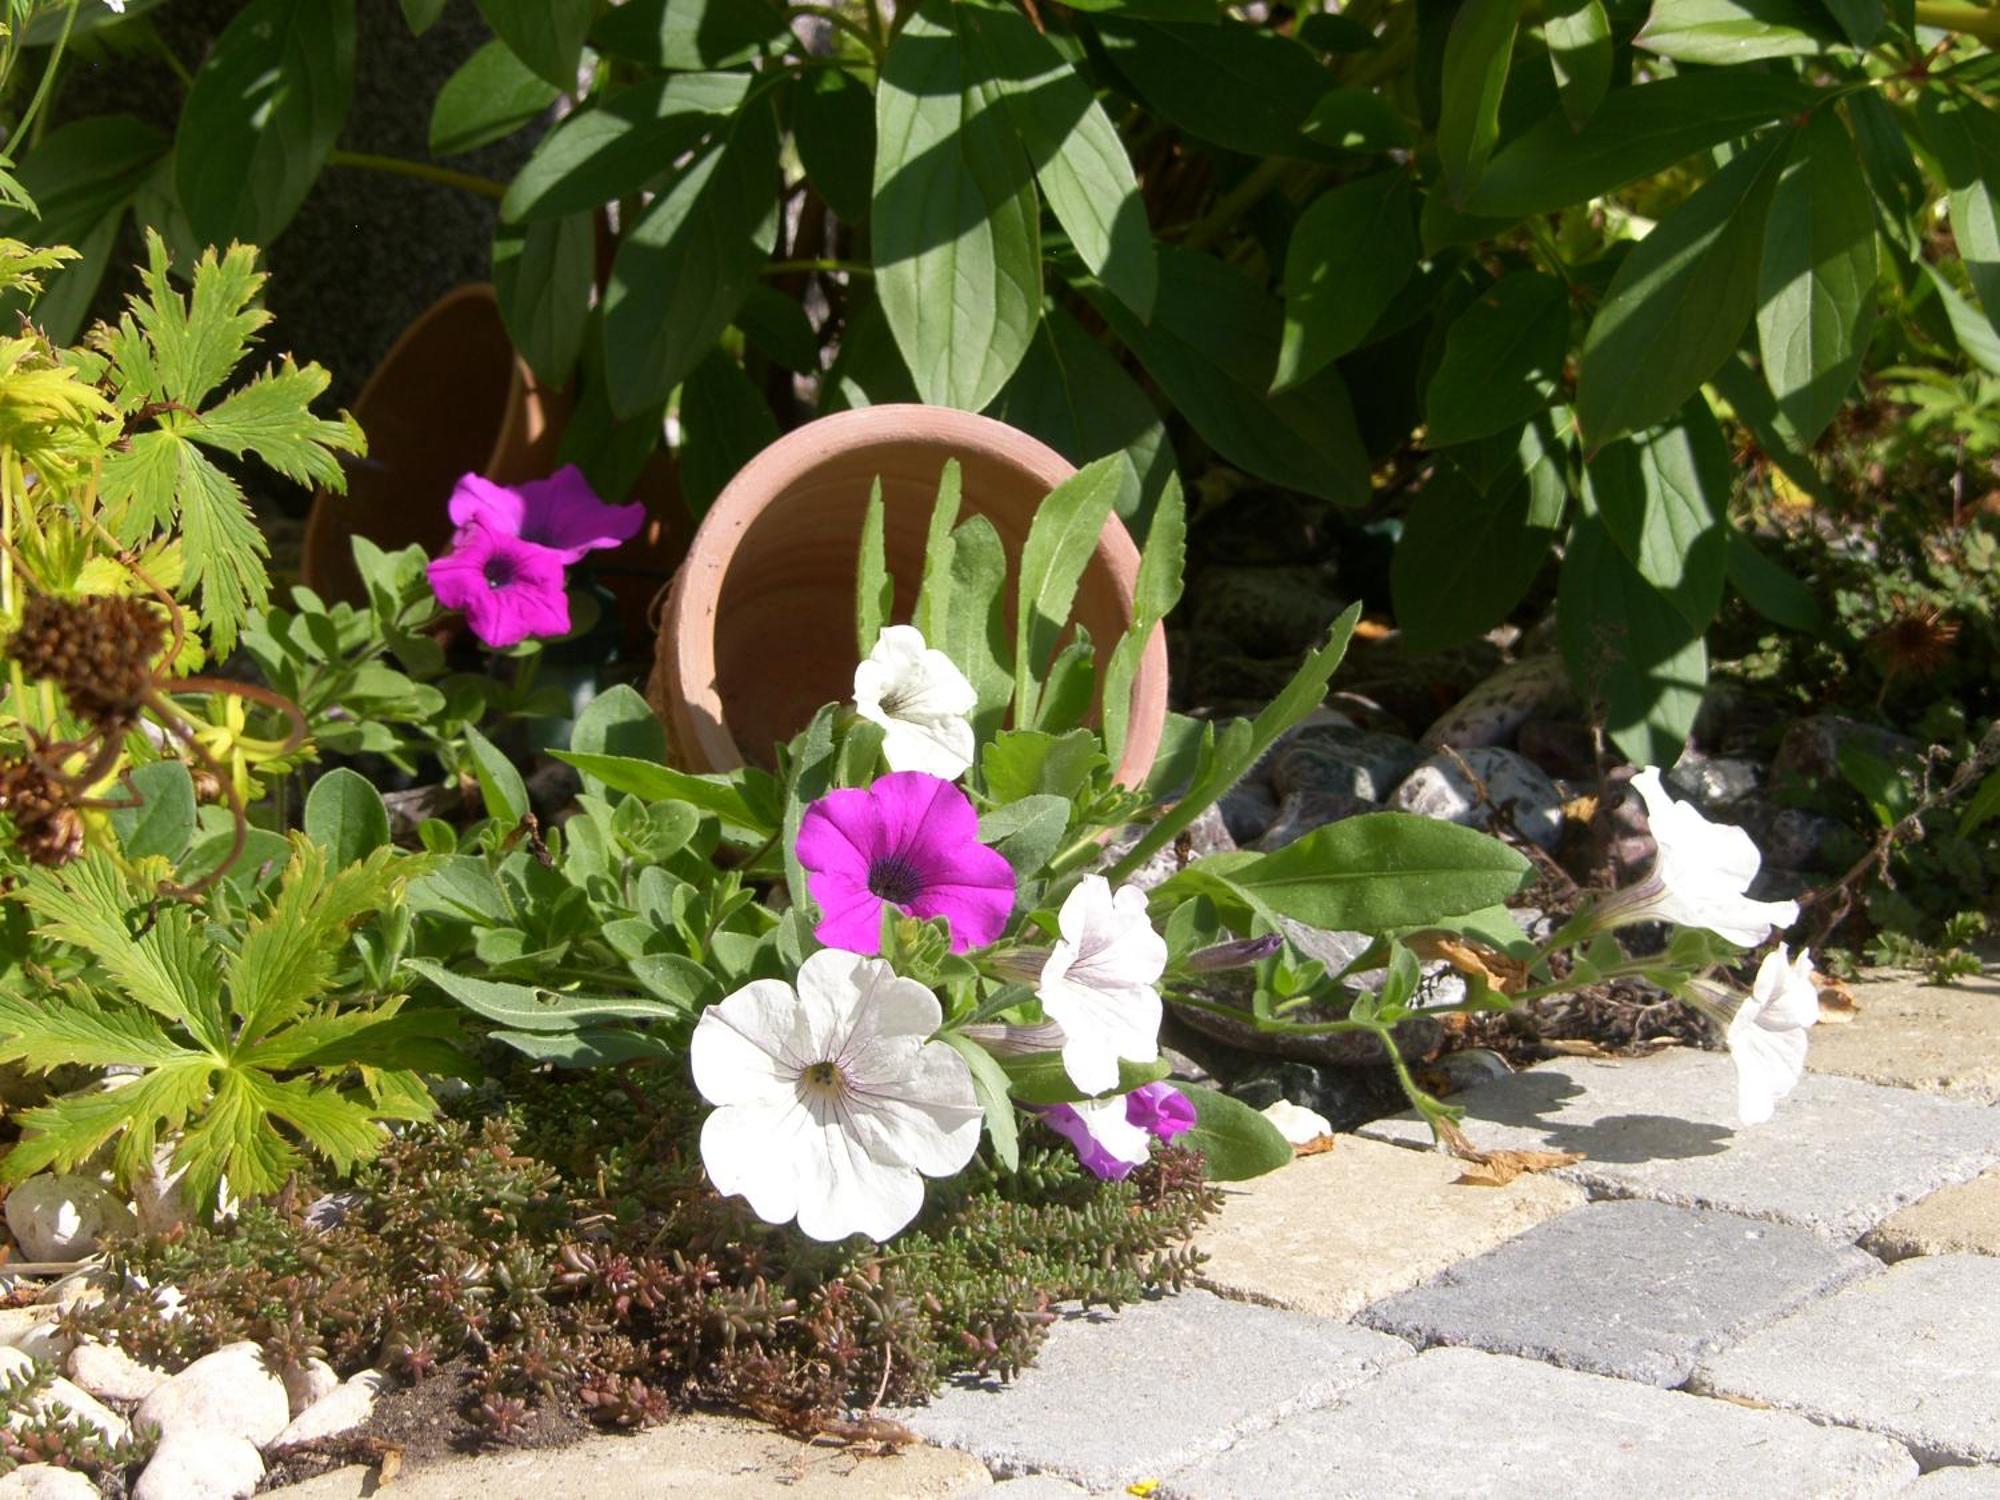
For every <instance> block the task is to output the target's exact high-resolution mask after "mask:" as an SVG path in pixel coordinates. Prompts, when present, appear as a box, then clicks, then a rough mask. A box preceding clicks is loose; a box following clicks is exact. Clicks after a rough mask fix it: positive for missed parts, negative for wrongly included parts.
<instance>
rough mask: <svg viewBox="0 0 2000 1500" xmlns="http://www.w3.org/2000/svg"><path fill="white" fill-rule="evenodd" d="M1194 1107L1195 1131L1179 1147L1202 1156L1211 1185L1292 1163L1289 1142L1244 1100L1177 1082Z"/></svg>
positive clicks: (1204, 1171)
mask: <svg viewBox="0 0 2000 1500" xmlns="http://www.w3.org/2000/svg"><path fill="white" fill-rule="evenodd" d="M1174 1087H1176V1088H1178V1089H1179V1090H1180V1091H1181V1092H1182V1093H1183V1094H1186V1095H1187V1096H1188V1100H1189V1102H1190V1103H1192V1104H1193V1105H1194V1129H1192V1130H1190V1131H1188V1132H1187V1134H1186V1135H1184V1136H1182V1137H1181V1138H1180V1140H1179V1141H1178V1143H1177V1144H1179V1145H1182V1146H1185V1147H1187V1149H1188V1150H1190V1151H1198V1152H1200V1153H1201V1158H1202V1166H1203V1175H1205V1176H1206V1177H1207V1178H1208V1179H1209V1180H1210V1181H1211V1182H1241V1181H1243V1180H1244V1179H1245V1178H1248V1177H1261V1176H1263V1175H1264V1174H1265V1173H1266V1172H1274V1171H1276V1170H1277V1169H1278V1168H1279V1167H1282V1166H1284V1165H1285V1164H1286V1163H1287V1162H1289V1161H1290V1160H1291V1159H1292V1148H1291V1144H1290V1143H1289V1142H1288V1141H1286V1139H1285V1138H1284V1136H1282V1135H1280V1134H1279V1133H1278V1127H1277V1126H1275V1125H1273V1124H1272V1123H1271V1122H1270V1121H1269V1120H1267V1119H1265V1118H1264V1117H1263V1115H1261V1114H1259V1113H1258V1112H1257V1111H1256V1110H1254V1109H1252V1108H1251V1107H1250V1106H1249V1105H1247V1104H1245V1103H1244V1102H1243V1101H1242V1100H1240V1099H1232V1098H1231V1097H1230V1096H1229V1095H1227V1094H1219V1093H1217V1092H1216V1091H1215V1090H1213V1089H1205V1088H1199V1087H1197V1086H1195V1085H1194V1084H1175V1085H1174Z"/></svg>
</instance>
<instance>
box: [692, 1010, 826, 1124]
mask: <svg viewBox="0 0 2000 1500" xmlns="http://www.w3.org/2000/svg"><path fill="white" fill-rule="evenodd" d="M798 1009H799V999H798V996H797V995H795V994H794V993H793V992H792V987H791V986H790V985H788V984H786V983H784V982H783V981H782V980H778V979H758V980H753V981H752V982H751V983H749V984H746V985H744V986H743V988H742V989H740V990H737V991H736V992H735V993H734V994H732V995H730V996H729V997H728V998H727V999H724V1000H721V1001H719V1002H717V1003H716V1004H714V1005H711V1006H709V1007H708V1009H707V1010H705V1011H703V1012H702V1013H701V1019H700V1020H699V1021H697V1022H696V1023H695V1028H694V1037H693V1039H692V1040H691V1041H690V1042H689V1043H688V1063H689V1066H690V1067H691V1068H692V1069H693V1071H694V1086H695V1088H696V1089H698V1090H699V1091H700V1093H701V1096H702V1098H704V1099H706V1100H707V1101H708V1102H709V1103H710V1104H720V1105H730V1104H774V1103H778V1102H781V1101H786V1100H790V1099H792V1098H793V1097H794V1095H795V1085H796V1083H797V1081H798V1073H799V1070H798V1066H797V1065H796V1063H793V1062H790V1061H788V1060H787V1059H786V1057H785V1051H786V1043H787V1041H788V1040H789V1038H790V1037H791V1034H792V1025H793V1020H794V1018H795V1017H796V1015H797V1013H798ZM806 1061H812V1059H806Z"/></svg>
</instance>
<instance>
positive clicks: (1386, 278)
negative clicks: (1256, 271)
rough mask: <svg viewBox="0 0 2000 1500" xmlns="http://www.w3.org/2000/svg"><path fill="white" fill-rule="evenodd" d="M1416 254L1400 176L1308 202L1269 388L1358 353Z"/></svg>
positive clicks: (1407, 190) (1410, 202)
mask: <svg viewBox="0 0 2000 1500" xmlns="http://www.w3.org/2000/svg"><path fill="white" fill-rule="evenodd" d="M1500 3H1511V0H1500ZM1417 251H1418V245H1417V212H1416V195H1415V193H1414V191H1413V190H1412V189H1411V187H1410V179H1409V177H1408V176H1407V175H1406V174H1405V173H1403V172H1401V171H1393V172H1378V173H1376V174H1375V175H1374V176H1372V177H1363V178H1360V179H1359V180H1357V181H1354V182H1348V183H1343V184H1341V185H1340V186H1339V187H1337V188H1334V189H1332V190H1330V191H1328V192H1325V193H1322V194H1321V195H1320V196H1319V197H1317V198H1315V199H1314V200H1313V202H1312V206H1311V207H1309V208H1308V209H1307V210H1306V211H1305V212H1304V213H1303V214H1301V215H1300V216H1299V222H1298V223H1297V224H1296V225H1295V226H1294V227H1293V229H1292V238H1291V242H1290V244H1289V245H1288V246H1287V248H1286V251H1285V323H1284V337H1283V340H1282V341H1281V342H1280V344H1279V346H1278V372H1277V378H1276V379H1275V380H1274V381H1273V382H1272V389H1273V390H1279V391H1283V390H1290V389H1291V388H1293V387H1295V386H1297V385H1300V384H1302V383H1303V382H1304V381H1306V380H1308V379H1310V378H1311V377H1312V376H1313V375H1315V374H1317V373H1318V372H1319V371H1321V370H1323V369H1324V368H1326V366H1327V365H1328V364H1330V363H1332V362H1333V361H1334V360H1336V359H1338V358H1339V357H1340V356H1341V355H1343V354H1346V353H1347V352H1348V351H1349V350H1351V349H1355V348H1357V347H1359V345H1360V343H1361V341H1362V339H1363V338H1364V337H1365V336H1366V335H1367V333H1368V330H1369V329H1371V328H1373V327H1374V326H1375V323H1376V321H1377V320H1378V319H1379V318H1380V317H1381V316H1382V314H1383V313H1384V312H1385V311H1387V309H1388V307H1389V304H1390V303H1391V302H1392V301H1394V300H1395V297H1396V293H1397V292H1399V291H1401V290H1402V289H1403V283H1404V282H1406V281H1408V280H1409V279H1410V273H1411V272H1413V271H1415V270H1416V268H1417Z"/></svg>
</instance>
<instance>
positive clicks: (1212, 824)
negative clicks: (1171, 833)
mask: <svg viewBox="0 0 2000 1500" xmlns="http://www.w3.org/2000/svg"><path fill="white" fill-rule="evenodd" d="M1144 836H1145V830H1144V829H1143V828H1136V829H1127V830H1126V831H1125V832H1122V833H1120V834H1119V836H1118V837H1117V838H1115V839H1113V840H1112V841H1111V845H1110V847H1109V848H1108V849H1106V850H1105V856H1104V858H1105V863H1106V864H1107V865H1110V864H1114V863H1116V862H1117V861H1118V860H1120V859H1122V858H1124V856H1125V854H1126V853H1127V852H1128V851H1129V850H1131V849H1132V848H1133V847H1134V846H1135V845H1136V844H1137V843H1138V842H1139V840H1140V839H1141V838H1143V837H1144ZM1184 837H1185V840H1186V842H1185V853H1183V851H1182V850H1181V849H1176V848H1175V847H1174V843H1173V842H1170V843H1169V844H1168V845H1167V847H1166V848H1164V849H1162V850H1160V851H1159V852H1158V853H1157V854H1155V855H1154V856H1153V857H1152V858H1151V859H1148V860H1147V861H1146V862H1145V863H1144V864H1143V865H1141V866H1139V868H1138V869H1136V870H1134V871H1133V872H1132V875H1131V883H1132V884H1133V885H1136V886H1138V887H1139V889H1141V890H1143V891H1150V890H1151V889H1152V888H1153V887H1154V886H1156V885H1161V884H1164V883H1165V882H1166V881H1168V880H1170V879H1172V878H1173V877H1174V876H1175V875H1177V874H1179V873H1180V872H1181V870H1182V869H1183V868H1185V867H1186V865H1187V864H1188V862H1189V861H1191V860H1196V859H1200V858H1202V857H1203V856H1204V855H1209V854H1227V853H1229V852H1230V851H1231V850H1233V849H1234V848H1235V847H1236V840H1234V839H1232V838H1231V837H1230V836H1229V827H1228V825H1227V824H1225V823H1224V822H1223V821H1222V813H1221V812H1220V811H1219V810H1218V809H1216V808H1214V807H1206V808H1203V809H1202V812H1201V816H1200V817H1198V818H1196V819H1195V820H1194V821H1193V822H1192V823H1190V824H1189V825H1188V827H1187V833H1186V834H1185V836H1184ZM1174 842H1180V841H1179V840H1176V841H1174Z"/></svg>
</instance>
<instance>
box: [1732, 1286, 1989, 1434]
mask: <svg viewBox="0 0 2000 1500" xmlns="http://www.w3.org/2000/svg"><path fill="white" fill-rule="evenodd" d="M1694 1388H1695V1389H1698V1390H1702V1391H1706V1392H1710V1393H1712V1394H1715V1395H1724V1396H1736V1397H1743V1398H1747V1399H1749V1400H1753V1401H1762V1402H1766V1403H1768V1404H1770V1405H1772V1406H1776V1407H1782V1408H1785V1409H1786V1410H1790V1411H1797V1412H1801V1413H1803V1414H1804V1415H1806V1416H1809V1417H1812V1418H1813V1419H1814V1420H1816V1421H1822V1422H1837V1423H1839V1424H1841V1425H1842V1426H1847V1427H1865V1428H1868V1429H1870V1430H1872V1431H1875V1432H1881V1433H1886V1434H1888V1435H1889V1436H1890V1437H1893V1438H1896V1439H1898V1440H1899V1441H1901V1442H1903V1443H1905V1444H1907V1445H1908V1446H1909V1447H1910V1449H1911V1451H1912V1452H1914V1453H1915V1454H1916V1455H1917V1457H1918V1458H1920V1459H1921V1460H1923V1462H1924V1463H1925V1464H1927V1465H1931V1464H1944V1463H1960V1464H1964V1463H1986V1464H1992V1463H2000V1260H1995V1259H1992V1258H1991V1257H1989V1256H1983V1255H1936V1256H1923V1257H1920V1258H1919V1259H1916V1260H1905V1261H1899V1262H1898V1263H1897V1264H1895V1265H1893V1266H1891V1267H1890V1268H1889V1269H1888V1271H1887V1272H1885V1273H1884V1274H1883V1275H1881V1276H1875V1277H1871V1278H1869V1279H1868V1280H1866V1281H1861V1282H1857V1283H1855V1284H1854V1285H1853V1286H1850V1287H1848V1288H1847V1289H1846V1290H1845V1291H1842V1292H1839V1293H1836V1294H1835V1295H1834V1296H1832V1297H1829V1298H1827V1299H1826V1300H1825V1301H1824V1302H1819V1303H1815V1304H1814V1305H1813V1306H1811V1307H1808V1308H1806V1309H1804V1310H1803V1311H1801V1312H1798V1313H1794V1314H1793V1315H1792V1316H1791V1317H1789V1318H1786V1319H1785V1320H1784V1321H1782V1322H1779V1323H1775V1324H1773V1325H1772V1326H1771V1327H1769V1328H1766V1329H1764V1330H1763V1331H1761V1332H1759V1333H1754V1334H1752V1335H1750V1337H1748V1338H1747V1339H1745V1340H1744V1341H1743V1342H1742V1343H1741V1344H1738V1345H1737V1346H1736V1347H1735V1348H1733V1349H1729V1350H1726V1351H1725V1352H1723V1353H1722V1354H1719V1355H1717V1356H1715V1357H1714V1358H1713V1359H1710V1360H1707V1361H1705V1362H1704V1363H1703V1364H1702V1366H1701V1368H1700V1369H1699V1370H1697V1371H1696V1372H1695V1378H1694Z"/></svg>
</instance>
